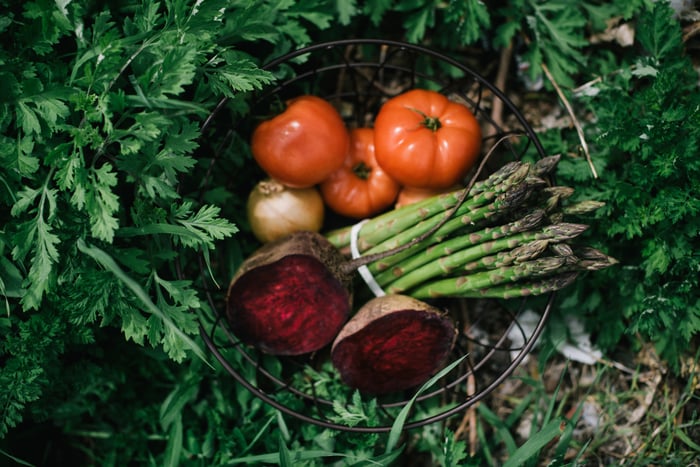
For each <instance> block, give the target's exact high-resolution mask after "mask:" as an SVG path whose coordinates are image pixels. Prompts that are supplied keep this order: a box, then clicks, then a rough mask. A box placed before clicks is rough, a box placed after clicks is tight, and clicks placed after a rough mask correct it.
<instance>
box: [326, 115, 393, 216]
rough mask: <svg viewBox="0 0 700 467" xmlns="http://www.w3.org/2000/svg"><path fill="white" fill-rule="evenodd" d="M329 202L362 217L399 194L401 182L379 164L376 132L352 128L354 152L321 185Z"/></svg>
mask: <svg viewBox="0 0 700 467" xmlns="http://www.w3.org/2000/svg"><path fill="white" fill-rule="evenodd" d="M319 188H320V190H321V196H322V197H323V199H324V201H325V202H326V205H327V206H328V207H329V208H331V209H332V210H333V211H335V212H337V213H338V214H341V215H343V216H347V217H353V218H355V219H361V218H363V217H368V216H371V215H373V214H376V213H378V212H380V211H382V210H384V209H386V208H388V207H389V206H391V204H392V203H393V202H394V200H395V199H396V195H398V193H399V188H400V186H399V184H398V183H397V182H396V181H395V180H394V179H392V178H391V177H389V176H388V175H387V174H386V173H385V172H384V171H383V170H382V169H381V167H379V166H378V165H377V161H376V159H375V157H374V131H373V130H372V129H371V128H355V129H353V130H351V131H350V151H348V154H347V157H346V158H345V162H344V163H343V166H342V167H341V168H340V169H338V170H336V171H335V172H333V173H332V174H331V175H330V176H329V177H328V178H327V179H326V180H325V181H323V182H322V183H321V185H320V186H319Z"/></svg>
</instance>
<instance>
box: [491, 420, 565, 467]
mask: <svg viewBox="0 0 700 467" xmlns="http://www.w3.org/2000/svg"><path fill="white" fill-rule="evenodd" d="M564 426H566V423H565V421H564V420H563V419H560V418H556V419H554V420H552V421H550V422H549V423H547V424H546V425H545V426H544V427H542V429H541V430H540V431H538V432H537V433H535V434H534V435H532V436H531V437H530V438H529V439H528V440H527V441H525V443H524V444H523V445H522V446H520V447H519V448H518V449H516V450H515V452H513V454H511V455H510V457H509V459H508V460H507V461H506V462H505V463H504V464H503V467H518V466H521V465H523V464H524V463H525V462H527V461H528V460H529V459H532V458H533V457H534V456H536V455H537V454H538V453H539V452H540V450H541V449H542V448H543V447H545V446H546V445H547V444H549V443H550V442H551V441H552V440H553V439H554V438H556V437H557V436H559V435H561V433H562V432H563V430H564V428H563V427H564Z"/></svg>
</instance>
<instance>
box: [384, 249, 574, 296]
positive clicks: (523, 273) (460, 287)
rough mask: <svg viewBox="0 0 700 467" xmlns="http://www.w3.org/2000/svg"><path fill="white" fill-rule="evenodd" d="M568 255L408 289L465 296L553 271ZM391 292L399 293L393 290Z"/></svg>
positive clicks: (416, 292) (414, 292)
mask: <svg viewBox="0 0 700 467" xmlns="http://www.w3.org/2000/svg"><path fill="white" fill-rule="evenodd" d="M565 262H566V259H565V258H562V257H559V256H551V257H546V258H539V259H535V260H532V261H525V262H523V263H520V264H515V265H510V266H504V267H501V268H496V269H492V270H489V271H483V272H478V273H475V274H470V275H466V276H460V277H448V278H445V279H438V280H436V281H432V282H428V283H425V284H421V285H420V286H418V287H416V288H414V289H412V290H410V291H409V292H408V294H409V295H411V296H412V297H414V298H424V299H426V298H438V297H448V296H449V297H464V296H465V295H466V294H469V293H473V292H475V291H477V290H482V289H486V288H491V287H494V286H497V285H500V284H506V283H511V282H516V281H518V280H520V279H524V278H536V277H542V276H547V275H550V274H553V273H555V272H557V271H558V270H560V268H561V267H562V266H563V265H564V264H565ZM387 293H398V292H391V291H390V290H388V291H387Z"/></svg>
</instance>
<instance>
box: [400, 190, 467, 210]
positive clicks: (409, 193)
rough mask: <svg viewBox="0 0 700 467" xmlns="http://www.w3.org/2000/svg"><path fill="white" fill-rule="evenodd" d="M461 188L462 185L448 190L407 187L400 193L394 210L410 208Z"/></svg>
mask: <svg viewBox="0 0 700 467" xmlns="http://www.w3.org/2000/svg"><path fill="white" fill-rule="evenodd" d="M460 188H462V187H461V186H460V185H452V186H450V187H448V188H415V187H412V186H405V187H403V188H401V191H399V195H398V196H397V197H396V204H394V208H396V209H398V208H402V207H404V206H408V205H409V204H414V203H417V202H419V201H423V200H424V199H428V198H432V197H434V196H438V195H441V194H443V193H450V192H452V191H457V190H459V189H460Z"/></svg>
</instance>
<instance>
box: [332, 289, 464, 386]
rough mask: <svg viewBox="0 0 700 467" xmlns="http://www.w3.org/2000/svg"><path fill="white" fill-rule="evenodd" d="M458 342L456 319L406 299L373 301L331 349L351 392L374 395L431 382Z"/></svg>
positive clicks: (350, 323) (333, 360) (361, 311)
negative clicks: (429, 380)
mask: <svg viewBox="0 0 700 467" xmlns="http://www.w3.org/2000/svg"><path fill="white" fill-rule="evenodd" d="M456 338H457V329H456V327H455V325H454V322H453V321H452V319H451V318H450V317H449V316H448V315H446V314H445V313H442V312H441V311H439V310H438V309H436V308H434V307H432V306H430V305H428V304H427V303H425V302H422V301H420V300H417V299H414V298H412V297H408V296H405V295H385V296H382V297H377V298H373V299H371V300H370V301H368V302H367V303H366V304H365V305H364V306H363V307H362V308H360V310H358V312H357V313H356V314H355V316H353V317H352V318H351V319H350V321H348V322H347V324H346V325H345V326H344V327H343V329H342V330H341V331H340V334H338V336H337V337H336V339H335V341H334V342H333V346H332V348H331V360H332V362H333V366H334V367H335V368H336V369H337V370H338V372H339V373H340V378H341V380H342V381H343V382H344V383H345V384H347V385H348V386H350V387H352V388H355V389H358V390H360V391H361V392H364V393H368V394H385V393H390V392H396V391H402V390H406V389H410V388H413V387H415V386H418V385H420V384H422V383H424V382H425V381H427V380H428V379H429V378H430V377H431V376H432V375H434V374H435V373H437V371H438V370H440V368H441V367H442V366H443V365H444V364H445V362H446V360H447V358H448V356H449V355H450V352H451V351H452V348H453V347H454V343H455V340H456Z"/></svg>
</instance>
